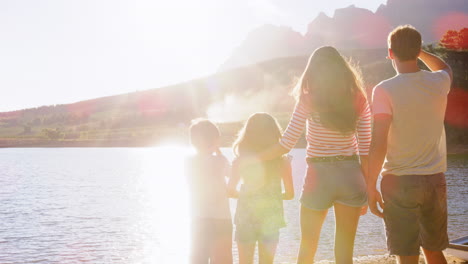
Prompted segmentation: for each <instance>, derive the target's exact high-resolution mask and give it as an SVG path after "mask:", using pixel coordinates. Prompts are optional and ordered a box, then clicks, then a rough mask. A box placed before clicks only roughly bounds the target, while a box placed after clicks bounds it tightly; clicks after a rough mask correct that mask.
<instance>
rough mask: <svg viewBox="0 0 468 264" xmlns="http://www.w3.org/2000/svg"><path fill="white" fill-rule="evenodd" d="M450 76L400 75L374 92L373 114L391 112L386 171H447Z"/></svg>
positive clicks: (424, 73)
mask: <svg viewBox="0 0 468 264" xmlns="http://www.w3.org/2000/svg"><path fill="white" fill-rule="evenodd" d="M449 91H450V76H449V75H448V73H447V72H445V71H436V72H428V71H423V70H421V71H419V72H415V73H404V74H398V75H396V76H395V77H393V78H391V79H388V80H385V81H383V82H381V83H379V84H378V85H377V86H376V87H375V88H374V91H373V100H372V101H373V102H372V112H373V115H374V116H375V115H378V114H389V115H391V116H392V122H391V125H390V130H389V134H388V142H387V143H388V145H387V156H386V160H385V163H384V166H383V171H382V174H383V175H385V174H393V175H429V174H435V173H439V172H445V171H446V170H447V158H446V155H447V150H446V142H445V129H444V116H445V108H446V106H447V94H448V92H449Z"/></svg>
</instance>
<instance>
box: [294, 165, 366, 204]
mask: <svg viewBox="0 0 468 264" xmlns="http://www.w3.org/2000/svg"><path fill="white" fill-rule="evenodd" d="M301 203H302V205H303V206H305V207H307V208H309V209H313V210H320V211H321V210H326V209H328V208H330V207H332V206H333V204H334V203H340V204H344V205H347V206H351V207H362V206H364V205H366V204H367V193H366V182H365V179H364V176H363V174H362V171H361V165H360V164H359V161H357V160H342V161H324V162H308V168H307V175H306V177H305V179H304V187H303V189H302V195H301Z"/></svg>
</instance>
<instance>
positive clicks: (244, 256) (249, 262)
mask: <svg viewBox="0 0 468 264" xmlns="http://www.w3.org/2000/svg"><path fill="white" fill-rule="evenodd" d="M255 244H256V243H255V242H253V243H239V242H237V249H238V250H239V264H253V259H254V254H255Z"/></svg>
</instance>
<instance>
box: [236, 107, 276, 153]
mask: <svg viewBox="0 0 468 264" xmlns="http://www.w3.org/2000/svg"><path fill="white" fill-rule="evenodd" d="M280 138H281V127H280V125H279V124H278V122H277V121H276V119H275V118H274V117H273V116H271V115H270V114H267V113H255V114H253V115H251V116H250V117H249V119H248V120H247V122H246V123H245V125H244V127H243V128H242V129H241V130H240V131H239V135H238V137H237V139H236V141H235V142H234V144H233V149H234V154H235V155H236V156H237V157H239V156H241V155H245V154H255V153H259V152H260V151H263V150H265V149H266V148H268V147H271V146H273V145H274V144H276V143H278V142H279V140H280Z"/></svg>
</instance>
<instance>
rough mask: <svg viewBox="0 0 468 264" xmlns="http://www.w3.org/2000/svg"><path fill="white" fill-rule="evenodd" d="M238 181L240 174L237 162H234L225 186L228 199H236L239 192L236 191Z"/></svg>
mask: <svg viewBox="0 0 468 264" xmlns="http://www.w3.org/2000/svg"><path fill="white" fill-rule="evenodd" d="M239 181H240V174H239V160H238V159H237V160H235V161H233V162H232V167H231V175H230V177H229V182H228V185H227V191H228V197H229V198H238V197H239V192H238V191H237V185H238V184H239Z"/></svg>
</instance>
